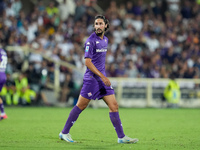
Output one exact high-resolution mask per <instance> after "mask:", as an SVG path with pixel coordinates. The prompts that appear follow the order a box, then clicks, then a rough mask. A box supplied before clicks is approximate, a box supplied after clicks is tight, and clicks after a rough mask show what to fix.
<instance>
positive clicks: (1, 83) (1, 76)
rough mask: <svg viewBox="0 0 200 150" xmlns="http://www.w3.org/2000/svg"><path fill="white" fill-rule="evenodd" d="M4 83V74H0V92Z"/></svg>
mask: <svg viewBox="0 0 200 150" xmlns="http://www.w3.org/2000/svg"><path fill="white" fill-rule="evenodd" d="M5 83H6V74H5V73H1V72H0V92H1V90H2V88H3V85H4V84H5Z"/></svg>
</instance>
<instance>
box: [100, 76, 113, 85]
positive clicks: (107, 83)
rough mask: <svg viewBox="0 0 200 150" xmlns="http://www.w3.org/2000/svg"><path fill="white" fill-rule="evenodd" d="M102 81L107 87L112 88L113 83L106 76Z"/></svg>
mask: <svg viewBox="0 0 200 150" xmlns="http://www.w3.org/2000/svg"><path fill="white" fill-rule="evenodd" d="M101 79H102V81H103V83H104V84H105V85H106V86H111V82H110V80H109V79H108V78H107V77H105V76H104V77H102V78H101Z"/></svg>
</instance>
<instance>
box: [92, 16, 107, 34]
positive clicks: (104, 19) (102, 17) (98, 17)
mask: <svg viewBox="0 0 200 150" xmlns="http://www.w3.org/2000/svg"><path fill="white" fill-rule="evenodd" d="M97 19H103V21H104V22H105V24H106V25H107V27H106V28H105V31H108V29H109V26H110V24H109V21H108V19H106V17H105V16H103V15H97V16H95V20H97Z"/></svg>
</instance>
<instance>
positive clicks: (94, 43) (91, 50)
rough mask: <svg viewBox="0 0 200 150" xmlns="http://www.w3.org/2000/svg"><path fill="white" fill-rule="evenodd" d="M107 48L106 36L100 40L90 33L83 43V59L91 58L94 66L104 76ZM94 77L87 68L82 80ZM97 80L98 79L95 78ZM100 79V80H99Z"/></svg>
mask: <svg viewBox="0 0 200 150" xmlns="http://www.w3.org/2000/svg"><path fill="white" fill-rule="evenodd" d="M107 46H108V38H107V37H106V36H104V37H103V39H101V38H100V37H99V36H97V35H96V33H95V32H94V33H92V34H91V35H90V37H89V38H88V39H87V40H86V42H85V58H91V59H92V63H93V64H94V66H95V67H96V68H97V69H98V70H99V71H100V72H101V73H102V74H103V75H104V76H106V73H105V61H106V52H107ZM91 76H95V75H94V73H93V72H92V71H91V70H90V69H88V68H87V70H86V72H85V75H84V80H87V79H89V78H91ZM97 78H98V77H97ZM99 79H100V78H99Z"/></svg>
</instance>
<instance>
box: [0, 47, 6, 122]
mask: <svg viewBox="0 0 200 150" xmlns="http://www.w3.org/2000/svg"><path fill="white" fill-rule="evenodd" d="M6 65H7V54H6V52H5V51H4V50H3V49H1V48H0V92H1V90H2V88H3V85H4V83H5V82H6V74H5V71H6ZM0 110H1V116H0V120H1V119H6V118H7V115H6V113H5V112H4V106H3V100H2V99H1V97H0Z"/></svg>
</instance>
